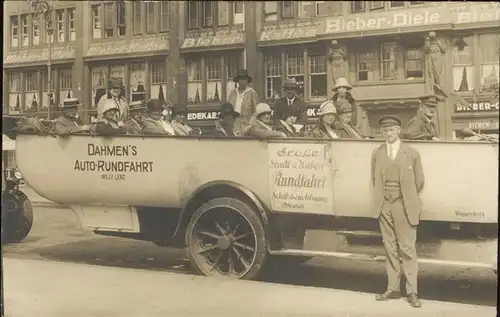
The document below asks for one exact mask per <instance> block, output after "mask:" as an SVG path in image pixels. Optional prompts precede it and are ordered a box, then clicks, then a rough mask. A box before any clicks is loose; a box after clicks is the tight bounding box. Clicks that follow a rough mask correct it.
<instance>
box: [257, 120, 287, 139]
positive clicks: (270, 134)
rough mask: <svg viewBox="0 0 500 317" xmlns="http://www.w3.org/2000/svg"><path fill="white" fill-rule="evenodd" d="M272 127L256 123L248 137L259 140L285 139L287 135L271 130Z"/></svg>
mask: <svg viewBox="0 0 500 317" xmlns="http://www.w3.org/2000/svg"><path fill="white" fill-rule="evenodd" d="M269 128H270V127H268V126H266V125H264V124H263V123H262V122H261V121H259V120H257V121H255V122H254V123H253V124H252V126H251V127H250V129H249V130H248V135H249V136H253V137H256V138H259V139H269V138H284V137H286V135H285V134H284V133H282V132H278V131H275V130H270V129H269Z"/></svg>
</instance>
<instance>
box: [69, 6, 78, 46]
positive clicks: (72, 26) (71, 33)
mask: <svg viewBox="0 0 500 317" xmlns="http://www.w3.org/2000/svg"><path fill="white" fill-rule="evenodd" d="M75 15H76V9H75V8H72V9H68V26H69V40H70V41H76V27H75Z"/></svg>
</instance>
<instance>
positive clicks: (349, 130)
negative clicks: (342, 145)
mask: <svg viewBox="0 0 500 317" xmlns="http://www.w3.org/2000/svg"><path fill="white" fill-rule="evenodd" d="M335 106H336V107H337V115H338V120H337V121H335V123H334V124H333V127H334V128H335V131H336V132H337V134H338V135H339V137H340V138H347V139H363V137H362V136H361V134H360V133H359V132H358V130H357V129H356V128H355V127H354V125H353V124H352V107H351V104H350V103H349V101H347V99H339V100H337V102H336V103H335Z"/></svg>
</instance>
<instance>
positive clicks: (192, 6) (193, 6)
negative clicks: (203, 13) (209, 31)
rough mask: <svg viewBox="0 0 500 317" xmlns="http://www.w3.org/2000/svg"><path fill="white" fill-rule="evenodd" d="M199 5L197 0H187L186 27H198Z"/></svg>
mask: <svg viewBox="0 0 500 317" xmlns="http://www.w3.org/2000/svg"><path fill="white" fill-rule="evenodd" d="M200 5H201V3H200V2H198V1H188V3H187V7H188V8H187V10H188V29H197V28H199V27H200V24H199V23H198V22H199V20H200V19H199V17H200Z"/></svg>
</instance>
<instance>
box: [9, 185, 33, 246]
mask: <svg viewBox="0 0 500 317" xmlns="http://www.w3.org/2000/svg"><path fill="white" fill-rule="evenodd" d="M14 197H15V198H17V199H18V202H17V203H18V204H19V205H20V206H21V208H22V211H18V212H17V214H16V215H12V214H10V215H6V214H5V211H2V243H21V242H22V241H23V240H24V239H25V238H26V237H27V236H28V235H29V233H30V232H31V228H32V227H33V206H32V205H31V201H30V200H29V198H28V197H27V196H26V195H25V194H24V193H22V192H17V193H16V195H15V196H14ZM3 199H4V197H2V203H3ZM2 209H3V208H2ZM13 229H15V230H13Z"/></svg>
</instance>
